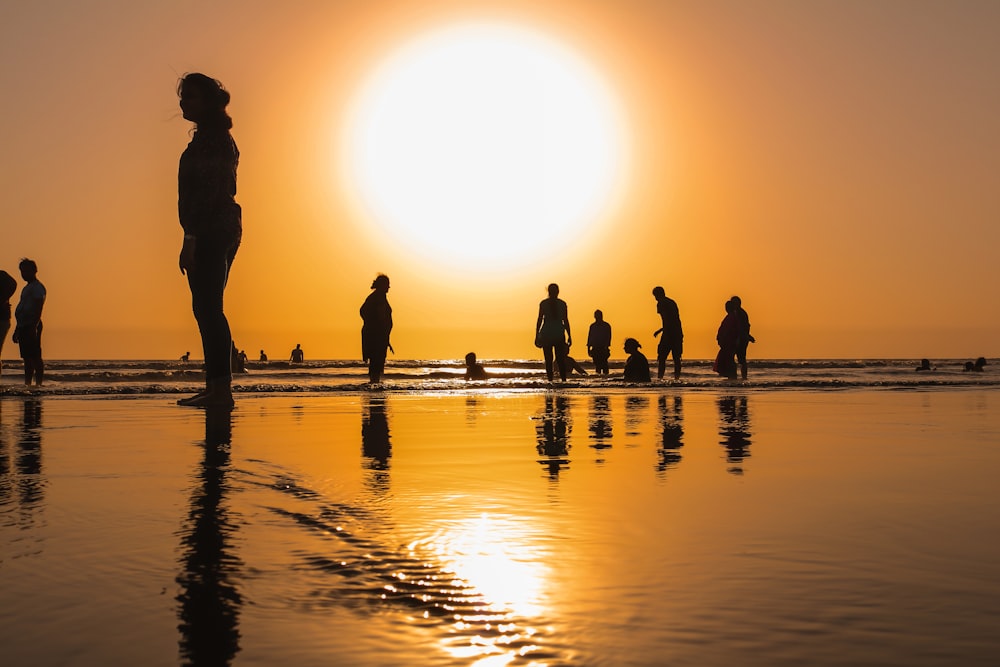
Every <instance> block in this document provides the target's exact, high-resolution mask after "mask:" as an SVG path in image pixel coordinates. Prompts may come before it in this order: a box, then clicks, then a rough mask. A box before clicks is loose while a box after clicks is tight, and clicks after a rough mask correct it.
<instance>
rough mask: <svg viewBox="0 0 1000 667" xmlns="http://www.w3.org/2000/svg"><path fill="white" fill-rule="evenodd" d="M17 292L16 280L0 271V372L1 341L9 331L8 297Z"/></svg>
mask: <svg viewBox="0 0 1000 667" xmlns="http://www.w3.org/2000/svg"><path fill="white" fill-rule="evenodd" d="M15 292H17V280H16V279H15V278H14V276H12V275H10V274H9V273H7V272H6V271H0V373H3V343H4V341H5V340H7V333H8V332H9V331H10V317H11V313H10V298H11V297H12V296H14V293H15Z"/></svg>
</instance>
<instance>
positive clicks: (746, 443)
mask: <svg viewBox="0 0 1000 667" xmlns="http://www.w3.org/2000/svg"><path fill="white" fill-rule="evenodd" d="M718 403H719V437H721V438H722V439H721V440H720V441H719V444H721V445H722V446H723V447H725V448H726V461H727V462H729V463H730V464H731V465H730V467H729V472H731V473H733V474H734V475H742V474H743V465H742V464H743V461H744V459H747V458H749V457H750V411H749V409H748V407H747V397H746V396H720V397H719V400H718Z"/></svg>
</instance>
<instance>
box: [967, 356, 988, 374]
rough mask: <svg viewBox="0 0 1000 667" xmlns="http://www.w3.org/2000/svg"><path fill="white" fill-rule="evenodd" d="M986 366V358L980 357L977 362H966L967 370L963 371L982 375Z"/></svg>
mask: <svg viewBox="0 0 1000 667" xmlns="http://www.w3.org/2000/svg"><path fill="white" fill-rule="evenodd" d="M985 365H986V357H979V358H978V359H976V361H975V362H972V361H966V362H965V368H964V369H963V370H966V371H973V372H975V373H982V372H983V366H985Z"/></svg>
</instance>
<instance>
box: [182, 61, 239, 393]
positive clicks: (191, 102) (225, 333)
mask: <svg viewBox="0 0 1000 667" xmlns="http://www.w3.org/2000/svg"><path fill="white" fill-rule="evenodd" d="M177 92H178V94H179V95H180V106H181V111H182V112H183V114H184V119H185V120H189V121H191V122H192V123H194V124H195V133H194V136H193V137H192V138H191V143H189V144H188V146H187V148H186V149H185V150H184V153H183V154H182V155H181V160H180V168H179V169H178V177H177V183H178V197H177V209H178V214H179V217H180V222H181V227H183V228H184V245H183V246H182V247H181V253H180V260H179V264H180V269H181V273H182V274H184V273H186V274H187V279H188V286H189V287H190V288H191V305H192V310H193V311H194V317H195V319H196V320H197V321H198V330H199V332H200V333H201V344H202V348H203V349H204V357H205V390H204V391H202V392H199V393H198V394H196V395H194V396H191V397H189V398H183V399H181V400H179V401H178V403H179V404H180V405H195V406H208V405H218V406H228V405H232V404H233V391H232V383H233V371H232V366H231V362H232V357H231V352H230V348H231V347H232V345H233V336H232V333H231V331H230V329H229V320H227V319H226V315H225V313H224V312H223V306H222V302H223V294H224V292H225V289H226V282H227V281H228V280H229V269H230V267H231V266H232V264H233V260H234V259H235V258H236V251H237V250H238V249H239V247H240V240H241V239H242V236H243V221H242V218H243V214H242V210H241V209H240V205H239V204H237V203H236V168H237V166H238V164H239V160H240V151H239V149H238V148H237V147H236V142H235V141H233V137H232V135H231V134H230V133H229V130H230V129H231V128H232V126H233V121H232V119H231V118H230V117H229V114H228V113H226V107H227V106H228V105H229V93H228V92H227V91H226V89H225V88H223V86H222V84H221V83H219V82H218V81H216V80H215V79H213V78H211V77H208V76H205V75H204V74H199V73H192V74H186V75H185V76H184V77H183V78H182V79H181V82H180V85H179V86H178V87H177Z"/></svg>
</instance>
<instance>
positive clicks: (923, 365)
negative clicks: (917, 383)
mask: <svg viewBox="0 0 1000 667" xmlns="http://www.w3.org/2000/svg"><path fill="white" fill-rule="evenodd" d="M916 370H917V371H932V370H934V368H933V367H932V366H931V361H930V359H921V360H920V365H919V366H917V368H916Z"/></svg>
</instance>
